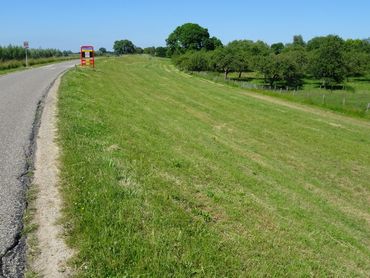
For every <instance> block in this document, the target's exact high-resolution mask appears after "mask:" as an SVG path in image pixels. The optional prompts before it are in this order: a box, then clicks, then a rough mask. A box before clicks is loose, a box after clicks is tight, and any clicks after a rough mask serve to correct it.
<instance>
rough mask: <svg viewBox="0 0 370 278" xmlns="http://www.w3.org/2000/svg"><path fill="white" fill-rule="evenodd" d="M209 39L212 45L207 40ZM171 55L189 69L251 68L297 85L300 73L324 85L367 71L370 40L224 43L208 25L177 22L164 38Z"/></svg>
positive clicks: (275, 81)
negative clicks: (208, 28) (205, 26)
mask: <svg viewBox="0 0 370 278" xmlns="http://www.w3.org/2000/svg"><path fill="white" fill-rule="evenodd" d="M210 41H213V43H212V44H213V46H214V47H211V46H210V45H209V44H207V43H209V42H210ZM167 46H168V50H169V51H168V52H167V54H169V56H171V57H172V59H173V61H174V63H175V65H177V66H178V67H179V68H181V69H183V70H188V71H217V72H222V73H223V74H224V76H225V78H228V76H229V74H230V73H231V72H236V73H238V77H239V78H241V76H242V73H243V72H248V71H255V72H259V73H260V74H262V75H263V76H264V79H265V82H266V83H267V84H269V86H289V87H299V86H301V85H302V84H303V78H305V77H308V78H309V77H313V78H315V79H319V80H321V82H322V85H323V86H324V87H330V86H333V85H335V84H340V83H341V82H343V81H344V79H345V78H346V77H349V76H360V75H363V74H365V73H366V72H369V71H370V40H346V41H345V40H343V39H342V38H340V37H338V36H334V35H329V36H325V37H315V38H313V39H311V40H309V41H308V42H307V43H306V42H305V41H304V39H303V37H302V36H301V35H295V36H294V37H293V41H292V43H288V44H283V43H281V42H279V43H275V44H272V45H271V46H268V45H267V44H266V43H264V42H262V41H256V42H253V41H250V40H237V41H232V42H230V43H229V44H228V45H226V46H223V45H222V43H221V42H220V41H219V40H218V39H216V38H214V37H212V38H210V37H209V33H208V30H207V29H205V28H203V27H201V26H199V25H197V24H192V23H187V24H184V25H182V26H179V27H177V28H176V29H175V31H174V32H172V33H171V34H170V36H169V37H168V39H167Z"/></svg>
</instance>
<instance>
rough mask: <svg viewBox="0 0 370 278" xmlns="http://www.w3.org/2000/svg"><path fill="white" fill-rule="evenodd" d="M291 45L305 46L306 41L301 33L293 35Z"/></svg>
mask: <svg viewBox="0 0 370 278" xmlns="http://www.w3.org/2000/svg"><path fill="white" fill-rule="evenodd" d="M293 45H295V46H303V47H304V46H306V43H305V42H304V40H303V37H302V36H301V35H295V36H293Z"/></svg>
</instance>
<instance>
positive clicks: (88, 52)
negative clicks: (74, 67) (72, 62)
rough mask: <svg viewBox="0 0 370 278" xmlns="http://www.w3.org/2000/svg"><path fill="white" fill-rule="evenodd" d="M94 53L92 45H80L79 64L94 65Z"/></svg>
mask: <svg viewBox="0 0 370 278" xmlns="http://www.w3.org/2000/svg"><path fill="white" fill-rule="evenodd" d="M94 56H95V53H94V47H93V46H91V45H83V46H81V51H80V60H81V66H90V65H91V66H93V67H95V58H94Z"/></svg>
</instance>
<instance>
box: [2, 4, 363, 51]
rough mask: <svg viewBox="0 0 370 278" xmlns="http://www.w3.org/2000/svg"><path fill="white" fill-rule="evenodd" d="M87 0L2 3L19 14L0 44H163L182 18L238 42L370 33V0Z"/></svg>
mask: <svg viewBox="0 0 370 278" xmlns="http://www.w3.org/2000/svg"><path fill="white" fill-rule="evenodd" d="M230 2H232V4H230ZM90 3H91V5H89V6H88V7H87V8H86V7H84V6H83V7H81V6H80V5H76V2H74V1H71V0H67V1H64V2H63V5H60V2H51V3H50V2H49V3H47V4H45V3H43V2H37V3H30V2H29V1H18V2H17V3H5V4H3V8H4V10H7V11H15V10H16V11H17V13H16V14H17V17H16V20H14V19H15V17H14V14H12V13H10V12H8V13H6V15H3V16H2V17H1V19H0V22H1V24H2V26H4V28H3V32H2V33H3V34H2V36H1V37H0V45H1V46H7V45H9V44H12V45H22V44H23V41H29V43H30V47H31V48H56V49H60V50H71V51H73V52H76V51H78V50H79V47H80V45H84V44H91V45H94V47H95V48H96V49H99V48H100V47H105V48H106V49H107V50H108V51H111V50H112V46H113V43H114V41H116V40H120V39H128V40H131V41H132V42H133V43H134V44H135V45H136V46H139V47H142V48H145V47H151V46H165V45H166V41H165V40H166V38H167V37H168V35H169V34H170V33H171V32H172V31H173V30H174V29H175V28H176V27H177V26H179V25H182V24H184V23H187V22H192V23H197V24H199V25H201V26H202V27H204V28H207V29H208V31H209V33H210V36H215V37H217V38H219V39H220V40H221V41H222V42H223V43H224V44H227V43H229V42H231V41H233V40H241V39H248V40H253V41H257V40H261V41H264V42H266V43H268V44H269V45H271V44H273V43H278V42H282V43H284V44H286V43H290V42H291V41H292V39H293V36H294V35H302V37H303V39H304V40H305V41H306V42H307V41H309V40H310V39H312V38H313V37H317V36H326V35H329V34H332V35H338V36H340V37H342V38H343V39H368V38H369V37H370V33H368V31H367V28H364V26H370V19H369V18H368V17H367V11H368V10H369V9H370V3H368V2H366V1H364V0H359V1H357V3H356V4H353V3H350V2H349V1H344V0H342V1H333V0H330V1H326V2H325V3H320V1H318V0H314V1H310V2H308V1H300V3H297V1H292V0H286V1H284V2H283V3H276V2H274V1H268V0H266V1H263V2H259V3H254V2H251V1H249V2H245V1H241V0H233V1H229V2H226V1H221V0H220V1H210V0H205V1H202V2H201V3H197V2H196V1H195V0H190V1H187V3H171V1H169V0H162V1H159V2H158V1H157V2H156V3H153V2H150V1H148V0H144V1H142V2H140V3H129V4H128V3H127V2H122V1H117V0H111V1H109V3H108V4H106V2H105V3H104V4H103V5H102V4H101V3H100V2H98V1H96V0H93V1H90ZM128 10H129V11H130V12H127V11H128ZM262 11H263V12H262ZM64 15H66V16H64ZM20 19H21V20H20Z"/></svg>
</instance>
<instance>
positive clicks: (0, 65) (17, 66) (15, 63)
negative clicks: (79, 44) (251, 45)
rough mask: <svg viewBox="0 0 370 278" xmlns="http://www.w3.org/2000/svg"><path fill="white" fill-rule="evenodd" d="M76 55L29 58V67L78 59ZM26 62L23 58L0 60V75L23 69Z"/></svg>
mask: <svg viewBox="0 0 370 278" xmlns="http://www.w3.org/2000/svg"><path fill="white" fill-rule="evenodd" d="M78 58H79V57H78V56H69V57H50V58H39V59H29V60H28V65H29V67H34V66H43V65H46V64H52V63H56V62H63V61H68V60H74V59H78ZM25 69H27V67H26V62H25V60H22V61H20V60H10V61H5V62H3V61H0V75H2V74H7V73H11V72H15V71H20V70H25Z"/></svg>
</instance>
